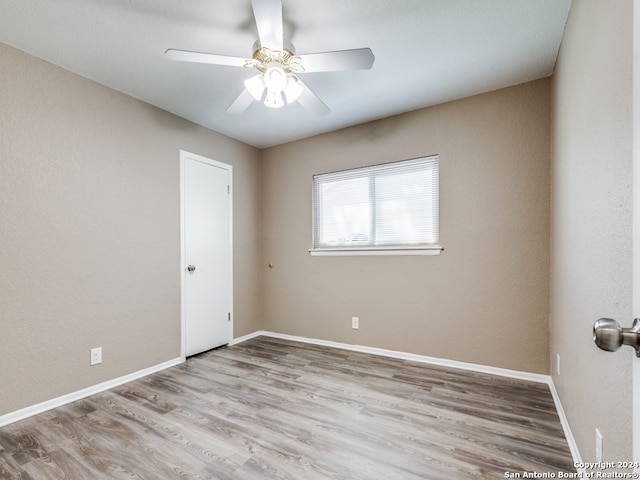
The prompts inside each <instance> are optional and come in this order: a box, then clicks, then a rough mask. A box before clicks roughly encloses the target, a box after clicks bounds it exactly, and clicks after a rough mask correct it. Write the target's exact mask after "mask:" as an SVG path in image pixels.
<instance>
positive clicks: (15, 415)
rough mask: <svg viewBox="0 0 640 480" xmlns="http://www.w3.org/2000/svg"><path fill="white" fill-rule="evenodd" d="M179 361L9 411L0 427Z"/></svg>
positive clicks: (162, 368)
mask: <svg viewBox="0 0 640 480" xmlns="http://www.w3.org/2000/svg"><path fill="white" fill-rule="evenodd" d="M180 363H182V359H180V358H175V359H173V360H168V361H166V362H163V363H160V364H158V365H153V366H152V367H149V368H145V369H143V370H138V371H137V372H133V373H130V374H128V375H124V376H122V377H118V378H114V379H113V380H107V381H106V382H102V383H99V384H97V385H93V386H91V387H87V388H83V389H82V390H78V391H77V392H72V393H69V394H67V395H62V396H61V397H57V398H53V399H51V400H47V401H46V402H42V403H38V404H36V405H32V406H31V407H26V408H22V409H20V410H16V411H15V412H11V413H8V414H6V415H2V416H0V427H3V426H5V425H9V424H10V423H14V422H17V421H19V420H24V419H25V418H28V417H31V416H33V415H38V414H39V413H43V412H46V411H48V410H51V409H53V408H57V407H61V406H63V405H66V404H67V403H71V402H75V401H76V400H80V399H82V398H85V397H88V396H90V395H95V394H96V393H100V392H104V391H105V390H109V389H110V388H114V387H117V386H119V385H122V384H124V383H127V382H131V381H133V380H137V379H138V378H142V377H146V376H147V375H151V374H152V373H156V372H159V371H160V370H164V369H165V368H169V367H173V366H175V365H178V364H180Z"/></svg>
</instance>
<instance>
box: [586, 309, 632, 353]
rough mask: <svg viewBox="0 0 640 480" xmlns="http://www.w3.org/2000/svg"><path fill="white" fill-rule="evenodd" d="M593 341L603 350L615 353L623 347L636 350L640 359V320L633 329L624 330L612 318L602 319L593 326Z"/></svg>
mask: <svg viewBox="0 0 640 480" xmlns="http://www.w3.org/2000/svg"><path fill="white" fill-rule="evenodd" d="M593 341H594V342H595V343H596V345H597V346H598V347H599V348H601V349H602V350H606V351H607V352H615V351H616V350H618V349H619V348H620V347H621V346H622V345H629V346H630V347H633V348H635V349H636V356H637V357H640V318H636V319H635V320H634V321H633V325H632V326H631V328H622V327H621V326H620V324H619V323H618V322H616V321H615V320H613V319H612V318H601V319H599V320H596V322H595V323H594V324H593Z"/></svg>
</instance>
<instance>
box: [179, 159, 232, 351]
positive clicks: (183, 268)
mask: <svg viewBox="0 0 640 480" xmlns="http://www.w3.org/2000/svg"><path fill="white" fill-rule="evenodd" d="M187 160H194V161H197V162H202V163H205V164H207V165H211V166H213V167H218V168H222V169H223V170H226V171H227V174H228V175H229V262H230V265H229V279H228V281H229V285H230V287H231V288H230V289H229V292H230V297H231V298H229V313H230V315H231V318H230V320H229V322H228V328H229V331H228V335H229V341H231V340H232V339H233V323H234V315H233V194H232V192H233V167H232V166H231V165H228V164H226V163H222V162H218V161H217V160H212V159H210V158H207V157H203V156H202V155H197V154H195V153H190V152H187V151H185V150H180V358H181V359H182V361H183V362H184V361H185V360H186V358H187V356H186V351H187V335H186V332H187V304H186V293H187V290H186V289H187V284H186V283H187V282H186V275H187V257H186V249H185V212H184V209H185V164H186V162H187Z"/></svg>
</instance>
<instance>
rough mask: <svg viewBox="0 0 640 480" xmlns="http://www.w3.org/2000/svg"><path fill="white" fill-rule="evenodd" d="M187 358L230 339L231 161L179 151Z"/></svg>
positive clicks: (185, 354)
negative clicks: (224, 161)
mask: <svg viewBox="0 0 640 480" xmlns="http://www.w3.org/2000/svg"><path fill="white" fill-rule="evenodd" d="M180 161H181V173H182V262H181V266H182V293H183V295H182V326H183V328H182V335H183V355H182V356H183V358H184V357H187V356H189V355H195V354H196V353H200V352H204V351H205V350H210V349H212V348H215V347H219V346H220V345H224V344H227V343H229V341H230V340H231V338H232V322H231V313H232V298H233V296H232V249H231V245H232V243H231V231H232V230H231V228H232V226H231V193H230V192H231V166H230V165H226V164H223V163H220V162H215V161H213V160H209V159H207V158H204V157H200V156H198V155H194V154H191V153H188V152H180Z"/></svg>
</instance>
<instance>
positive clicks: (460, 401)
mask: <svg viewBox="0 0 640 480" xmlns="http://www.w3.org/2000/svg"><path fill="white" fill-rule="evenodd" d="M559 471H563V472H575V470H574V469H573V461H572V459H571V454H570V451H569V448H568V445H567V442H566V440H565V437H564V434H563V431H562V427H561V425H560V421H559V419H558V415H557V413H556V410H555V407H554V404H553V400H552V397H551V394H550V392H549V388H548V386H546V385H543V384H536V383H530V382H524V381H518V380H512V379H506V378H502V377H494V376H491V375H485V374H480V373H471V372H467V371H461V370H455V369H450V368H444V367H437V366H431V365H425V364H420V363H414V362H409V361H403V360H397V359H390V358H384V357H378V356H374V355H368V354H363V353H354V352H350V351H345V350H339V349H333V348H329V347H321V346H315V345H309V344H302V343H297V342H291V341H285V340H279V339H274V338H268V337H258V338H255V339H252V340H249V341H246V342H243V343H241V344H239V345H235V346H232V347H224V348H220V349H217V350H212V351H210V352H206V353H204V354H201V355H199V356H196V357H192V358H190V359H189V360H188V361H187V362H186V363H185V364H181V365H178V366H176V367H172V368H169V369H167V370H164V371H162V372H159V373H156V374H153V375H150V376H148V377H145V378H142V379H140V380H136V381H134V382H130V383H128V384H126V385H123V386H120V387H117V388H114V389H112V390H109V391H107V392H104V393H100V394H98V395H94V396H92V397H89V398H86V399H84V400H79V401H77V402H74V403H71V404H69V405H66V406H63V407H60V408H56V409H55V410H51V411H49V412H46V413H43V414H40V415H37V416H34V417H31V418H29V419H26V420H23V421H20V422H17V423H14V424H11V425H8V426H6V427H3V428H0V478H3V479H21V480H27V479H34V480H41V479H72V480H76V479H78V480H86V479H90V480H94V479H149V480H164V479H191V478H194V479H221V480H226V479H234V480H254V479H255V480H258V479H260V480H262V479H295V480H315V479H343V480H360V479H367V480H378V479H380V480H383V479H384V480H388V479H398V480H412V479H446V480H457V479H468V478H474V479H494V478H495V479H497V478H506V476H505V473H506V472H510V473H519V474H521V475H522V473H523V472H538V473H545V472H554V473H556V475H557V473H558V472H559ZM512 478H513V477H512Z"/></svg>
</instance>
